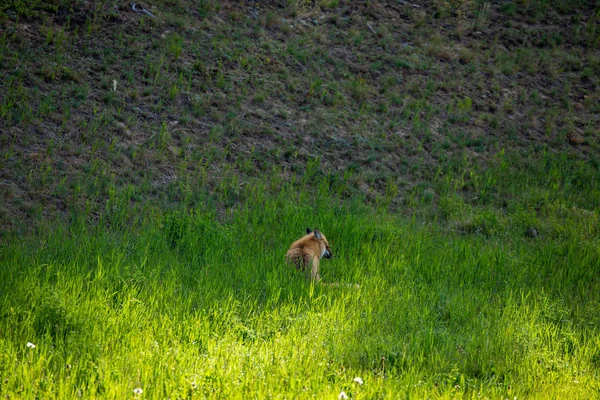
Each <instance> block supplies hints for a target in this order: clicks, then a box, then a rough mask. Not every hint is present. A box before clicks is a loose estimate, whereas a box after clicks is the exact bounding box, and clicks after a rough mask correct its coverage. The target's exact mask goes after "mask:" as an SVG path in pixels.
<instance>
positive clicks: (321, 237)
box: [315, 228, 323, 240]
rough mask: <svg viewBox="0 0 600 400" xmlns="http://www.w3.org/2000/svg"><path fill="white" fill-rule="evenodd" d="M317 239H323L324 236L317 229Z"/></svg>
mask: <svg viewBox="0 0 600 400" xmlns="http://www.w3.org/2000/svg"><path fill="white" fill-rule="evenodd" d="M315 237H316V238H317V239H319V240H321V239H323V235H321V231H319V230H318V229H317V228H315Z"/></svg>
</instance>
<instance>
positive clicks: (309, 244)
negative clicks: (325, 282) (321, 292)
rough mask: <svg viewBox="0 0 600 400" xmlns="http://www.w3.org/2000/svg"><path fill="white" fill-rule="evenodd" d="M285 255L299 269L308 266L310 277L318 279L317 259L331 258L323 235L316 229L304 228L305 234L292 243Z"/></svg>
mask: <svg viewBox="0 0 600 400" xmlns="http://www.w3.org/2000/svg"><path fill="white" fill-rule="evenodd" d="M285 257H286V259H287V261H288V262H289V263H291V264H293V265H295V266H296V268H297V269H299V270H302V271H308V269H309V267H310V279H312V280H314V281H320V280H321V276H320V275H319V261H320V260H321V258H322V257H325V258H331V257H333V254H331V250H330V249H329V243H328V242H327V239H326V238H325V235H323V234H322V233H321V232H320V231H319V230H318V229H315V230H314V231H311V230H310V229H309V228H306V236H304V237H302V238H300V239H298V240H296V241H295V242H294V243H292V245H291V247H290V249H289V250H288V252H287V254H286V255H285Z"/></svg>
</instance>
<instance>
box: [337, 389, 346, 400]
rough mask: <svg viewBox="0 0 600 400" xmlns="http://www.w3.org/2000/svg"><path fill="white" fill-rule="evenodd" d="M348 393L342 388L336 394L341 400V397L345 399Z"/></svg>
mask: <svg viewBox="0 0 600 400" xmlns="http://www.w3.org/2000/svg"><path fill="white" fill-rule="evenodd" d="M347 398H348V395H347V394H346V392H344V391H343V390H342V391H341V392H340V394H339V395H338V399H340V400H342V399H347Z"/></svg>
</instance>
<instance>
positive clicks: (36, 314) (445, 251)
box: [0, 182, 600, 398]
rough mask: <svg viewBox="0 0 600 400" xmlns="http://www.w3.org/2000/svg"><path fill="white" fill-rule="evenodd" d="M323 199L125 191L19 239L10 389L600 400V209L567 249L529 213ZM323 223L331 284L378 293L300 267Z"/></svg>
mask: <svg viewBox="0 0 600 400" xmlns="http://www.w3.org/2000/svg"><path fill="white" fill-rule="evenodd" d="M324 183H326V182H324ZM320 187H321V189H320V190H319V191H318V192H316V193H308V192H306V191H301V192H300V193H298V194H293V195H292V194H286V193H294V191H292V190H289V189H291V188H290V187H284V188H283V189H282V191H281V193H280V194H279V195H277V196H275V197H271V196H268V195H266V194H265V193H266V188H265V187H261V186H259V187H256V188H254V189H249V190H248V192H247V193H246V194H245V201H244V206H241V207H234V208H231V209H229V210H228V212H227V213H226V215H222V216H219V215H218V213H217V211H216V209H214V208H212V207H211V206H209V205H207V206H205V207H201V208H196V209H194V210H189V211H185V210H181V211H171V212H165V213H161V214H153V215H149V216H147V217H144V218H139V214H136V213H134V212H132V211H128V208H127V201H126V199H127V198H129V196H130V195H131V193H129V194H127V193H124V194H121V195H120V194H118V193H116V194H114V195H112V197H113V198H114V201H112V202H109V203H108V204H107V208H106V212H105V213H104V214H103V215H102V217H101V218H100V220H98V221H97V223H96V224H95V225H90V224H89V223H86V222H85V220H84V219H76V220H75V221H73V222H72V223H70V224H68V225H65V224H63V223H58V224H56V225H53V226H52V228H51V229H48V230H44V231H43V232H40V233H39V234H38V235H36V236H35V237H32V238H30V239H27V240H19V239H17V238H14V239H9V240H6V241H5V244H4V245H3V246H2V250H1V252H0V268H1V275H2V276H3V279H2V281H1V283H0V304H1V306H0V309H1V310H2V316H1V318H0V349H1V351H0V354H1V356H0V377H1V378H2V381H0V394H1V395H3V396H9V397H30V398H32V397H45V398H48V397H50V398H54V397H58V398H69V397H81V396H82V397H86V398H89V397H97V396H101V397H108V398H115V397H116V398H123V397H130V396H133V395H134V392H133V391H134V389H136V388H141V389H142V390H143V394H142V395H140V396H139V397H146V398H167V397H171V398H173V397H179V398H188V397H192V398H194V397H199V398H203V397H210V398H231V397H235V398H237V397H244V398H248V397H255V398H266V397H272V398H308V397H313V396H316V397H318V398H337V396H338V395H339V393H340V392H341V391H344V392H345V393H346V394H348V396H351V397H352V398H373V397H386V398H398V397H445V398H446V397H448V398H450V397H469V398H477V397H488V398H499V397H502V398H506V397H509V398H514V397H517V398H548V397H551V398H562V397H565V396H568V397H578V398H590V397H594V396H597V395H598V394H599V390H600V377H599V375H598V374H599V372H600V340H599V339H598V338H599V337H600V336H599V335H598V334H599V332H598V327H599V326H600V320H599V319H598V316H599V315H600V296H598V293H600V281H599V280H598V276H599V275H598V272H599V265H598V261H599V260H600V254H599V253H598V248H600V247H599V246H598V245H599V242H598V237H599V236H598V228H597V226H599V225H598V214H597V213H594V212H592V213H591V214H589V215H587V218H581V217H577V215H576V214H575V213H569V212H568V210H563V211H562V213H563V214H562V215H563V217H564V219H563V220H562V221H557V222H556V228H557V229H558V224H560V228H561V231H560V235H556V236H554V235H551V234H550V233H549V231H548V230H545V231H544V230H543V229H542V228H540V226H539V225H536V226H537V227H538V229H539V230H540V231H541V235H540V237H538V238H530V237H527V236H526V235H524V234H523V232H522V231H521V230H522V229H523V226H529V225H528V223H529V222H530V221H526V222H523V221H521V219H526V218H530V219H531V218H534V214H532V213H528V212H525V211H523V210H520V211H519V210H517V211H514V212H512V215H511V216H510V218H509V219H507V220H506V221H505V223H506V225H505V226H504V228H503V229H500V228H499V226H496V227H495V228H496V231H489V232H487V234H486V235H484V234H479V233H475V232H474V233H472V234H462V235H457V234H456V232H454V231H445V230H444V229H441V228H440V226H439V225H427V226H423V225H422V224H420V223H418V222H417V220H415V219H413V220H412V221H411V220H406V219H404V218H398V217H395V216H393V215H391V214H388V213H387V212H385V211H382V210H380V211H376V210H374V209H372V208H369V207H366V206H365V205H363V204H362V202H360V201H351V202H344V203H340V201H339V200H336V197H335V196H334V195H333V194H332V193H331V192H330V191H329V189H327V186H326V185H321V186H320ZM463 206H464V205H463ZM464 207H467V206H464ZM136 215H137V217H136ZM478 215H479V216H480V217H481V216H483V218H482V220H484V221H485V220H487V221H488V223H489V224H494V223H495V224H499V222H498V219H499V218H501V217H496V218H492V217H490V215H492V214H490V213H487V214H486V213H483V214H478ZM519 216H520V218H521V219H519ZM590 218H591V219H592V220H590ZM545 220H546V221H547V222H548V221H551V219H549V218H545ZM494 221H495V222H494ZM523 224H525V225H523ZM306 226H311V227H314V226H318V227H319V228H321V229H322V230H323V232H324V233H325V234H326V235H327V237H328V239H329V241H330V243H331V244H332V250H333V253H334V255H335V257H334V258H333V259H331V260H325V261H324V262H323V263H322V276H323V279H324V280H325V281H326V282H340V283H348V284H352V283H358V284H360V288H359V289H356V288H354V287H351V286H341V287H328V286H326V287H323V286H319V285H317V286H312V285H310V284H309V283H308V282H306V281H304V279H303V276H302V275H301V274H299V273H297V272H296V271H295V270H294V269H293V268H292V267H290V266H288V265H286V264H285V263H284V254H285V251H286V249H287V246H289V244H290V243H291V242H292V241H293V240H295V239H296V238H298V237H299V236H300V235H302V232H303V230H304V228H305V227H306ZM494 232H495V233H494ZM28 342H31V343H33V344H35V346H36V347H35V348H28V347H27V343H28ZM355 377H360V378H362V380H363V381H364V384H363V385H359V384H358V383H355V382H354V381H353V379H354V378H355Z"/></svg>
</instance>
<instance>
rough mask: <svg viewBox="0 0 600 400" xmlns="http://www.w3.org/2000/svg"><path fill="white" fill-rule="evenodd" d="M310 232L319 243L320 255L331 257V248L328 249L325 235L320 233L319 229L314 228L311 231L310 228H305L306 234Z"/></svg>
mask: <svg viewBox="0 0 600 400" xmlns="http://www.w3.org/2000/svg"><path fill="white" fill-rule="evenodd" d="M311 233H312V234H313V235H314V237H315V239H316V240H317V243H318V244H319V248H320V249H321V257H325V258H331V257H333V254H332V253H331V250H330V249H329V242H328V241H327V238H326V237H325V235H323V234H322V233H321V231H319V230H318V229H316V228H315V230H314V231H311V230H310V228H306V234H307V235H310V234H311Z"/></svg>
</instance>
